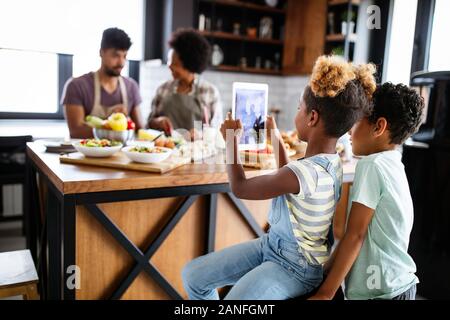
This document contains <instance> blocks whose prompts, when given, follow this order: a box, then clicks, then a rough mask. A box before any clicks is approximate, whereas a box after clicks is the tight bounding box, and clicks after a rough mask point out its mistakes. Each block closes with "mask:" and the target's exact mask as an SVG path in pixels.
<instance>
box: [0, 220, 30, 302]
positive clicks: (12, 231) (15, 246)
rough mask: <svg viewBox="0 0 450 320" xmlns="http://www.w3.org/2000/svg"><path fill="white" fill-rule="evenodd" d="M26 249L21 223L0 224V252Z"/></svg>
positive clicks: (18, 298) (12, 298)
mask: <svg viewBox="0 0 450 320" xmlns="http://www.w3.org/2000/svg"><path fill="white" fill-rule="evenodd" d="M25 248H26V242H25V237H24V236H23V235H22V222H20V221H13V222H1V223H0V252H5V251H16V250H23V249H25ZM0 300H22V297H20V296H17V297H10V298H5V299H0Z"/></svg>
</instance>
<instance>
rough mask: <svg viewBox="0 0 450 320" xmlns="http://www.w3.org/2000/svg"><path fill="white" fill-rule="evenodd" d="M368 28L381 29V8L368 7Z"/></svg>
mask: <svg viewBox="0 0 450 320" xmlns="http://www.w3.org/2000/svg"><path fill="white" fill-rule="evenodd" d="M367 15H368V17H367V23H366V24H367V28H368V29H369V30H373V29H377V30H379V29H381V9H380V7H379V6H375V5H372V6H368V7H367Z"/></svg>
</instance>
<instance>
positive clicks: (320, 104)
mask: <svg viewBox="0 0 450 320" xmlns="http://www.w3.org/2000/svg"><path fill="white" fill-rule="evenodd" d="M375 72H376V67H375V66H374V65H373V64H362V65H354V64H352V63H349V62H347V61H345V60H344V59H342V58H339V57H336V56H321V57H319V58H318V59H317V61H316V63H315V65H314V68H313V71H312V75H311V80H310V84H309V86H307V87H306V90H305V94H304V96H303V99H304V101H305V103H306V107H307V110H308V112H311V111H312V110H316V111H317V112H318V113H319V115H320V116H321V118H322V119H323V121H324V124H325V132H326V133H327V134H328V135H329V136H332V137H340V136H342V135H343V134H345V133H346V132H347V131H349V130H350V129H351V127H352V126H353V124H355V122H356V121H358V120H359V119H361V118H362V117H363V116H365V115H369V114H370V112H371V110H372V102H371V100H372V95H373V93H374V91H375V89H376V81H375V77H374V74H375Z"/></svg>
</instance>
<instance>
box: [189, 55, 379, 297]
mask: <svg viewBox="0 0 450 320" xmlns="http://www.w3.org/2000/svg"><path fill="white" fill-rule="evenodd" d="M374 72H375V68H374V67H373V66H372V65H362V66H354V65H352V64H350V63H348V62H346V61H343V60H340V59H338V58H335V57H327V56H323V57H320V58H319V59H318V60H317V61H316V64H315V66H314V69H313V72H312V77H311V81H310V84H309V86H307V88H306V89H305V93H304V95H303V98H302V100H301V103H300V106H299V108H298V112H297V116H296V118H295V126H296V128H297V131H298V133H299V138H300V139H301V140H303V141H306V142H308V148H307V150H306V155H305V158H303V159H300V160H298V161H293V162H289V161H288V157H287V156H286V152H280V155H279V157H277V160H278V167H279V169H278V170H277V171H276V172H274V173H272V174H270V175H264V176H259V177H255V178H251V179H247V178H246V176H245V172H244V170H243V168H242V165H241V164H240V163H239V153H238V147H237V144H238V141H239V138H240V135H239V133H241V132H242V123H241V121H240V120H233V119H232V117H231V114H228V116H227V119H226V120H225V122H224V123H223V124H222V127H221V132H222V135H223V136H224V139H225V140H226V147H227V172H228V176H229V180H230V186H231V190H232V191H233V193H234V194H235V195H236V196H237V197H239V198H242V199H249V200H263V199H272V198H273V201H272V208H271V210H270V213H269V223H270V226H271V227H270V230H269V232H268V233H267V234H265V235H264V236H262V237H260V238H258V239H255V240H253V241H249V242H245V243H241V244H238V245H235V246H232V247H229V248H225V249H223V250H221V251H218V252H213V253H210V254H208V255H205V256H201V257H199V258H196V259H194V260H193V261H191V262H189V263H188V264H187V265H186V266H185V268H184V269H183V274H182V275H183V284H184V288H185V290H186V292H187V293H188V295H189V298H190V299H218V298H219V295H218V293H217V288H220V287H223V286H227V285H233V287H232V289H231V290H230V292H229V293H228V294H227V296H226V297H225V299H230V300H258V299H262V300H271V299H289V298H294V297H298V296H303V295H306V294H308V293H310V292H311V291H312V290H314V289H315V288H316V287H318V286H319V285H320V283H321V282H322V277H323V264H324V263H325V262H326V261H327V260H328V258H329V257H330V250H331V245H330V242H329V240H328V232H329V230H330V226H331V223H332V221H333V215H334V210H335V206H336V204H337V202H338V200H339V194H340V187H341V184H342V165H341V162H340V158H339V156H338V155H337V153H336V142H337V140H338V138H339V137H341V136H342V135H343V134H345V133H346V132H347V131H348V130H350V128H351V127H352V126H353V124H354V123H355V122H356V121H357V120H359V119H360V118H362V117H363V116H364V115H365V114H366V113H367V112H369V110H370V108H371V102H370V101H371V95H372V93H373V92H374V90H375V88H376V85H375V79H374V77H373V73H374ZM266 129H268V130H270V131H271V136H272V137H273V140H274V141H273V145H274V146H276V145H278V146H280V150H283V149H282V148H284V144H283V142H282V139H281V135H280V133H279V132H278V131H277V128H276V124H275V121H274V120H273V118H271V117H267V119H266ZM230 133H231V135H230ZM236 133H237V134H236Z"/></svg>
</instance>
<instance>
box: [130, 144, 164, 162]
mask: <svg viewBox="0 0 450 320" xmlns="http://www.w3.org/2000/svg"><path fill="white" fill-rule="evenodd" d="M132 148H134V146H129V147H125V148H123V149H122V152H123V153H125V155H126V156H127V157H128V158H129V159H130V160H132V161H134V162H139V163H158V162H162V161H164V160H166V159H167V158H169V157H170V155H171V154H172V149H169V148H162V147H160V148H159V149H162V150H165V151H166V152H163V153H141V152H130V149H132Z"/></svg>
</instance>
